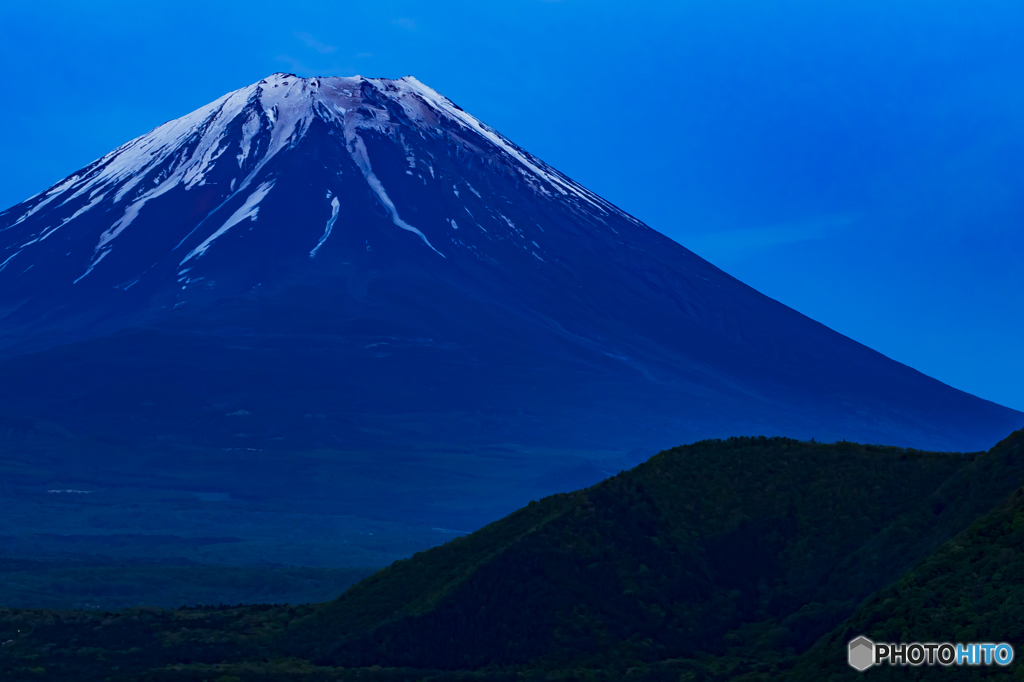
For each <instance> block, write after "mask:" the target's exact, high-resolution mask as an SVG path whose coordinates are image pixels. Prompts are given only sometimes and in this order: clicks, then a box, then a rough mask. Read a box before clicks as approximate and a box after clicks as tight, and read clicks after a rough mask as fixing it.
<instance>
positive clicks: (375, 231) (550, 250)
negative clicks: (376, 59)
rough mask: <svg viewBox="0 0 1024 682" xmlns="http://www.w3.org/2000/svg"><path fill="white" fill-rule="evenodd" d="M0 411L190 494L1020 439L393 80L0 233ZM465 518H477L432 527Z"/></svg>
mask: <svg viewBox="0 0 1024 682" xmlns="http://www.w3.org/2000/svg"><path fill="white" fill-rule="evenodd" d="M0 386H3V387H4V388H5V390H4V391H2V392H0V413H3V412H6V413H10V414H14V415H21V416H26V417H31V418H35V419H41V420H44V421H47V422H52V423H56V424H59V425H61V426H62V427H64V428H66V429H68V430H69V431H70V432H72V433H75V434H79V435H81V434H89V435H96V434H99V435H104V436H107V437H110V436H116V437H117V438H118V439H119V440H120V441H121V442H124V443H125V444H126V447H127V448H128V449H129V450H131V451H133V452H135V453H136V456H137V457H141V456H142V455H143V454H145V453H149V452H152V451H153V449H154V448H155V447H156V444H160V447H161V448H164V447H170V446H169V445H167V444H179V445H181V446H182V447H189V448H205V450H204V452H207V453H209V454H208V456H206V457H205V458H202V459H203V461H204V462H208V463H209V467H212V468H208V469H205V470H202V471H200V470H197V471H195V472H194V476H193V478H194V479H195V480H199V479H202V478H206V479H210V478H214V477H222V472H221V470H220V469H218V468H217V466H218V462H219V461H220V460H219V459H218V458H220V457H222V455H217V454H216V453H224V452H229V451H236V450H237V449H238V448H252V449H253V450H254V451H261V452H278V453H282V455H281V456H282V458H286V456H285V454H284V453H290V454H288V455H287V458H293V457H294V458H297V457H300V454H297V453H309V452H313V451H317V452H318V451H321V450H324V449H332V450H345V451H355V450H358V451H364V452H374V453H378V455H379V457H380V462H381V465H382V466H393V467H394V469H395V470H396V471H399V470H401V468H402V466H401V465H400V462H399V460H396V459H395V458H394V455H392V454H390V453H399V452H409V451H411V450H415V449H417V448H428V449H429V448H434V449H437V448H453V447H454V448H456V449H468V450H469V451H472V452H479V451H480V448H481V447H483V446H485V445H488V446H493V445H502V446H504V445H508V444H512V445H516V446H521V447H523V448H525V449H536V448H539V447H548V448H561V449H563V450H565V451H567V452H571V453H572V454H571V455H566V456H565V457H564V458H562V459H557V458H553V459H552V464H551V468H552V469H567V468H571V467H572V466H576V465H578V464H579V463H580V462H579V457H581V455H579V454H578V453H579V452H588V451H594V450H596V449H602V450H611V451H618V452H620V453H622V452H626V451H630V450H632V449H636V448H642V449H646V450H648V451H656V450H657V449H660V448H662V447H664V446H665V445H666V444H672V443H679V442H692V441H695V440H698V439H702V438H708V437H727V436H732V435H738V434H749V435H758V434H767V435H773V434H786V435H792V436H797V437H801V438H810V437H814V438H816V439H819V440H825V441H831V440H839V439H849V440H858V441H862V442H887V443H895V444H899V445H904V446H914V447H919V448H928V449H934V450H963V451H971V450H979V449H984V448H987V447H989V446H990V445H991V443H992V442H994V441H995V440H997V439H998V438H999V437H1000V436H1001V435H1002V434H1004V433H1006V432H1008V431H1010V430H1013V429H1015V428H1019V427H1020V426H1021V423H1022V422H1024V415H1022V414H1021V413H1019V412H1016V411H1013V410H1009V409H1007V408H1003V407H1000V406H998V405H995V404H993V403H990V402H987V401H984V400H980V399H977V398H975V397H973V396H970V395H968V394H965V393H963V392H960V391H957V390H955V389H952V388H950V387H948V386H945V385H943V384H941V383H940V382H937V381H935V380H933V379H930V378H928V377H926V376H924V375H922V374H920V373H918V372H916V371H914V370H912V369H910V368H908V367H906V366H904V365H901V364H899V363H896V362H893V361H892V360H889V359H887V358H885V357H884V356H882V355H880V354H878V353H876V352H874V351H872V350H870V349H868V348H866V347H864V346H862V345H860V344H857V343H855V342H853V341H851V340H850V339H847V338H845V337H843V336H841V335H839V334H836V333H835V332H833V331H831V330H829V329H827V328H826V327H824V326H822V325H820V324H818V323H816V322H814V321H812V320H809V319H808V318H806V317H804V316H802V315H800V314H798V313H796V312H795V311H793V310H791V309H789V308H787V307H785V306H783V305H781V304H780V303H778V302H776V301H773V300H771V299H769V298H767V297H765V296H763V295H761V294H759V293H757V292H756V291H754V290H752V289H750V288H749V287H747V286H745V285H744V284H742V283H740V282H738V281H736V280H735V279H733V278H732V277H730V276H728V275H727V274H725V273H723V272H721V271H720V270H718V269H717V268H715V267H713V266H712V265H710V264H709V263H707V262H706V261H704V260H702V259H700V258H699V257H697V256H696V255H694V254H693V253H691V252H690V251H688V250H687V249H685V248H684V247H682V246H680V245H679V244H676V243H675V242H673V241H671V240H670V239H668V238H666V237H664V236H663V235H661V234H659V233H657V232H655V231H654V230H652V229H650V228H649V227H647V226H645V225H643V224H642V223H640V222H639V221H637V220H636V219H635V218H633V217H631V216H629V215H627V214H625V213H624V212H622V211H620V210H618V209H617V208H615V207H614V206H612V205H610V204H609V203H607V202H606V201H604V200H602V199H600V198H599V197H597V196H595V195H594V194H593V193H591V192H589V191H587V190H586V189H584V188H582V187H581V186H579V185H578V184H576V183H574V182H573V181H572V180H570V179H568V178H566V177H565V176H563V175H561V174H560V173H558V172H557V171H556V170H554V169H552V168H550V167H549V166H547V165H546V164H544V163H543V162H542V161H540V160H538V159H536V158H535V157H533V156H531V155H530V154H529V153H528V152H526V151H525V150H522V149H520V148H519V147H517V146H516V145H514V144H513V143H512V142H510V141H508V140H507V139H505V138H504V137H502V136H501V135H500V134H499V133H497V132H496V131H494V130H492V129H490V128H489V127H487V126H485V125H484V124H482V123H480V122H479V121H477V120H476V119H475V118H473V117H472V116H470V115H469V114H468V113H466V112H464V111H462V110H461V109H460V108H459V107H457V106H456V105H455V104H453V103H452V102H450V101H449V100H447V99H446V98H444V97H443V96H441V95H440V94H438V93H437V92H435V91H433V90H432V89H430V88H429V87H427V86H425V85H423V84H422V83H420V82H419V81H417V80H416V79H414V78H411V77H407V78H403V79H399V80H386V79H366V78H361V77H355V78H307V79H303V78H297V77H295V76H293V75H289V74H275V75H274V76H271V77H269V78H267V79H265V80H264V81H261V82H260V83H257V84H254V85H251V86H248V87H246V88H242V89H240V90H238V91H235V92H233V93H229V94H228V95H225V96H224V97H222V98H220V99H219V100H217V101H216V102H213V103H211V104H209V105H207V106H206V107H203V108H201V109H199V110H197V111H196V112H193V113H192V114H189V115H188V116H185V117H183V118H181V119H177V120H174V121H170V122H168V123H166V124H164V125H163V126H160V127H158V128H156V129H155V130H153V131H152V132H150V133H147V134H146V135H143V136H142V137H140V138H137V139H136V140H132V141H130V142H128V143H126V144H125V145H123V146H122V147H120V148H118V149H116V150H114V151H113V152H111V153H110V154H108V155H106V156H104V157H103V158H101V159H99V160H97V161H96V162H95V163H93V164H91V165H90V166H87V167H86V168H84V169H82V170H81V171H79V172H78V173H75V174H74V175H72V176H71V177H69V178H67V179H65V180H64V181H62V182H60V183H58V184H57V185H55V186H54V187H52V188H50V189H49V190H47V191H45V192H43V193H41V194H40V195H37V196H36V197H33V198H31V199H29V200H27V201H25V202H23V203H22V204H19V205H18V206H15V207H12V208H11V209H8V210H7V211H5V212H3V213H2V214H0ZM83 456H85V455H83ZM318 457H319V455H318ZM343 457H344V456H343V455H338V456H337V458H336V461H340V459H339V458H343ZM574 458H575V459H574ZM195 459H196V458H195V457H186V456H184V455H181V453H180V452H179V453H177V454H175V453H172V454H171V455H169V456H168V458H167V460H166V463H164V461H163V460H161V462H154V463H153V465H152V466H150V467H149V468H148V469H147V472H148V474H149V475H152V476H157V475H168V476H170V475H173V476H177V477H180V475H181V474H182V472H181V471H180V463H181V462H183V461H186V460H188V461H192V460H195ZM321 459H322V457H321ZM556 459H557V461H555V460H556ZM282 461H284V459H282ZM196 466H205V464H203V465H196ZM162 467H166V470H165V469H164V468H162ZM503 467H504V468H503ZM596 468H607V467H603V466H601V467H596ZM299 469H301V467H300V468H299ZM441 470H443V471H444V472H445V476H448V477H449V478H452V479H453V480H454V478H458V477H460V476H463V475H464V472H463V471H461V470H460V469H458V468H457V467H456V466H455V465H453V464H451V463H449V462H443V461H438V463H437V465H436V466H435V471H441ZM161 472H162V473H161ZM543 473H544V472H540V473H538V474H536V475H537V476H539V475H541V474H543ZM119 475H120V474H119V473H118V471H117V470H107V471H106V472H105V473H104V476H105V477H106V480H107V481H116V480H118V478H117V477H118V476H119ZM398 475H401V474H398ZM488 475H489V476H490V477H491V480H493V481H495V482H500V481H502V480H508V479H510V478H512V477H514V476H515V465H514V462H510V463H506V465H501V466H499V465H498V464H497V463H495V464H494V467H492V469H491V473H490V474H488ZM410 476H413V477H414V478H415V479H416V480H421V479H420V478H419V473H418V472H417V473H416V474H415V475H411V474H410ZM227 478H228V479H230V478H231V477H227ZM410 480H412V479H410ZM279 481H288V483H287V484H286V485H285V486H284V487H286V488H287V489H288V490H294V491H298V490H301V489H303V488H304V487H306V486H310V485H312V486H315V485H316V479H315V477H308V476H307V477H305V478H303V477H302V476H301V475H298V474H296V473H295V470H294V469H292V470H282V469H281V468H278V469H276V470H275V471H274V472H273V473H267V475H266V477H265V478H264V480H263V482H262V483H261V485H263V484H273V485H276V484H277V483H278V482H279ZM434 483H435V484H436V486H439V487H444V486H448V485H449V484H448V483H446V482H443V481H442V480H441V479H436V480H434ZM225 485H226V486H231V485H234V484H233V483H232V482H231V480H228V481H227V482H226V483H225ZM247 485H248V484H247ZM376 485H377V484H370V483H369V482H367V484H366V485H364V486H363V488H365V489H371V488H374V489H375V486H376ZM228 492H231V493H232V494H242V491H241V490H238V489H230V490H228ZM296 494H298V493H296ZM460 495H461V496H462V497H460V498H459V499H463V500H467V502H466V504H465V505H464V506H466V507H473V506H475V505H478V506H481V507H483V506H486V504H487V501H486V500H484V499H483V498H482V497H481V498H474V499H471V497H467V496H465V493H463V492H459V493H455V492H452V491H451V489H449V492H448V493H442V494H441V495H439V497H440V498H450V499H455V497H458V496H460ZM524 499H528V498H523V497H521V496H520V497H517V498H516V499H515V500H514V501H512V500H511V498H510V500H507V501H504V502H502V505H504V506H502V507H501V508H502V510H503V512H502V513H504V511H507V510H509V509H513V508H515V507H516V506H518V505H519V504H521V502H522V501H523V500H524ZM496 515H498V514H497V513H495V512H494V511H493V510H488V511H487V512H486V513H481V514H480V515H479V518H477V519H476V520H475V521H474V523H478V524H479V523H481V522H483V521H485V520H489V519H493V518H495V517H496Z"/></svg>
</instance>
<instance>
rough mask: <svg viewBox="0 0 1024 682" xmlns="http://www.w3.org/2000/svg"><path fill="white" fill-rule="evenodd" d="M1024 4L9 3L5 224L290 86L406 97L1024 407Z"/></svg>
mask: <svg viewBox="0 0 1024 682" xmlns="http://www.w3.org/2000/svg"><path fill="white" fill-rule="evenodd" d="M1021 35H1024V3H1019V2H1016V1H1014V0H1003V1H1000V2H996V1H986V0H969V1H956V2H953V1H949V0H927V1H922V0H901V2H892V0H856V1H854V0H845V1H843V2H837V1H834V0H801V1H795V0H773V1H772V2H764V1H763V0H700V1H686V0H680V1H677V2H642V1H637V0H632V1H619V0H562V1H560V2H545V1H542V0H486V1H484V0H478V1H474V2H458V1H444V0H436V1H435V2H413V1H404V2H403V1H394V2H388V1H376V2H360V3H350V2H339V1H335V2H305V1H303V0H293V1H291V2H288V3H270V2H261V1H259V0H252V1H247V2H226V1H217V0H207V1H205V2H193V1H191V0H182V1H177V2H173V3H172V2H162V1H160V0H155V1H154V2H151V3H139V2H104V1H102V0H94V1H92V2H88V3H86V2H51V1H47V0H33V1H31V2H23V1H21V0H7V2H5V3H4V4H3V5H2V7H0V65H2V67H3V70H4V72H5V73H6V74H7V76H6V77H5V79H4V80H5V83H4V87H3V92H4V106H3V107H0V129H2V130H3V131H5V137H4V143H3V146H2V148H0V149H2V153H0V160H2V164H0V204H2V205H3V206H5V207H6V206H9V205H12V204H14V203H17V202H18V201H21V200H22V199H24V198H26V197H28V196H29V195H32V194H34V193H36V192H38V191H40V190H41V189H43V188H45V187H46V186H48V185H50V184H52V183H54V182H55V181H57V180H58V179H60V178H62V177H64V176H66V175H68V174H70V173H71V172H73V171H74V170H76V169H78V168H80V167H81V166H83V165H85V164H86V163H88V162H89V161H91V160H93V159H94V158H96V157H99V156H101V155H102V154H104V153H106V152H107V151H109V150H110V149H112V148H113V147H115V146H117V145H119V144H121V143H123V142H125V141H127V140H128V139H130V138H132V137H135V136H136V135H139V134H142V133H144V132H146V131H147V130H149V129H151V128H153V127H154V126H156V125H158V124H160V123H162V122H164V121H166V120H168V119H171V118H176V117H177V116H180V115H183V114H185V113H187V112H189V111H191V110H193V109H195V108H197V107H199V106H200V105H202V104H205V103H206V102H208V101H210V100H213V99H215V98H216V97H218V96H220V95H221V94H223V93H225V92H227V91H229V90H233V89H235V88H239V87H242V86H244V85H247V84H249V83H252V82H255V81H257V80H259V79H260V78H262V77H264V76H266V75H268V74H270V73H273V72H275V71H289V72H295V73H297V74H299V75H302V76H310V75H353V74H357V73H358V74H361V75H364V76H384V77H398V76H402V75H406V74H413V75H415V76H416V77H418V78H419V79H420V80H422V81H424V82H425V83H427V84H429V85H431V86H433V87H434V88H436V89H437V90H439V91H441V92H442V93H444V94H446V95H447V96H448V97H450V98H451V99H452V100H454V101H455V102H456V103H458V104H459V105H461V106H462V107H463V108H464V109H466V110H468V111H470V112H471V113H473V114H474V115H476V116H477V117H478V118H480V119H482V120H484V121H485V122H487V123H489V124H490V125H492V126H494V127H495V128H497V129H498V130H500V131H501V132H503V133H504V134H505V135H507V136H508V137H510V138H511V139H512V140H514V141H516V142H517V143H518V144H520V145H521V146H523V147H525V148H527V149H529V150H530V151H532V152H533V153H534V154H536V155H537V156H539V157H541V158H543V159H544V160H545V161H547V162H548V163H550V164H552V165H554V166H555V167H557V168H559V169H560V170H562V171H563V172H565V173H566V174H568V175H569V176H571V177H573V178H574V179H576V180H577V181H579V182H581V183H582V184H584V185H586V186H587V187H589V188H591V189H593V190H594V191H596V192H598V193H599V194H601V195H603V196H604V197H606V198H608V199H609V200H611V201H613V202H614V203H616V204H618V205H619V206H620V207H622V208H623V209H625V210H627V211H629V212H630V213H632V214H633V215H635V216H637V217H638V218H640V219H641V220H643V221H645V222H646V223H648V224H649V225H651V226H652V227H654V228H655V229H657V230H659V231H661V232H663V233H665V234H667V235H669V236H670V237H672V238H673V239H675V240H676V241H678V242H680V243H682V244H683V245H685V246H687V247H689V248H690V249H692V250H694V251H696V252H697V253H698V254H700V255H701V256H704V257H705V258H707V259H708V260H710V261H711V262H713V263H715V264H716V265H718V266H720V267H722V268H723V269H725V270H726V271H728V272H730V273H731V274H733V275H735V276H737V277H739V278H740V279H742V280H743V281H745V282H747V283H748V284H750V285H752V286H754V287H755V288H757V289H759V290H760V291H762V292H764V293H766V294H768V295H769V296H772V297H773V298H776V299H778V300H780V301H782V302H784V303H786V304H787V305H790V306H792V307H794V308H796V309H797V310H799V311H801V312H803V313H805V314H807V315H809V316H811V317H813V318H815V319H817V320H819V321H821V322H823V323H825V324H827V325H828V326H830V327H832V328H833V329H836V330H838V331H840V332H842V333H844V334H847V335H848V336H850V337H852V338H854V339H856V340H858V341H860V342H862V343H865V344H867V345H869V346H871V347H873V348H875V349H877V350H879V351H881V352H883V353H885V354H886V355H888V356H890V357H892V358H895V359H896V360H899V361H901V362H904V363H906V364H908V365H910V366H912V367H915V368H917V369H919V370H921V371H923V372H925V373H927V374H930V375H932V376H934V377H936V378H938V379H941V380H943V381H945V382H946V383H949V384H951V385H953V386H955V387H957V388H960V389H963V390H966V391H969V392H971V393H975V394H976V395H980V396H982V397H984V398H988V399H990V400H994V401H996V402H1000V403H1003V404H1005V405H1009V406H1011V407H1016V408H1017V409H1022V410H1024V353H1022V352H1021V349H1022V347H1024V344H1022V339H1024V314H1022V313H1024V305H1022V304H1021V302H1020V301H1021V297H1020V292H1022V291H1024V286H1022V285H1024V265H1022V257H1021V256H1022V254H1024V87H1022V81H1021V74H1022V73H1024V40H1021V39H1020V36H1021Z"/></svg>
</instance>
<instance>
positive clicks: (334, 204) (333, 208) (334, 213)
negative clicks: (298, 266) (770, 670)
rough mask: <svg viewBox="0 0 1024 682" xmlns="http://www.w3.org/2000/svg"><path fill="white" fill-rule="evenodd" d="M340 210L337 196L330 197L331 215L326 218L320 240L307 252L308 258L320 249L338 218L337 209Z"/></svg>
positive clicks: (313, 256)
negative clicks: (325, 224)
mask: <svg viewBox="0 0 1024 682" xmlns="http://www.w3.org/2000/svg"><path fill="white" fill-rule="evenodd" d="M340 210H341V202H340V201H338V197H334V198H333V199H331V217H330V218H329V219H328V220H327V227H326V228H325V229H324V235H323V236H322V237H320V241H318V242H317V244H316V246H314V247H313V250H312V251H310V252H309V257H310V258H316V252H317V251H319V250H320V247H321V246H323V245H324V242H325V241H327V238H328V237H330V236H331V230H332V229H333V228H334V223H335V221H336V220H337V219H338V211H340Z"/></svg>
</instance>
